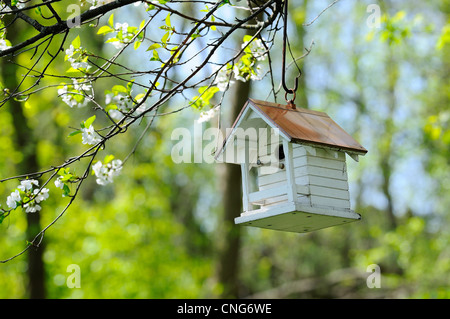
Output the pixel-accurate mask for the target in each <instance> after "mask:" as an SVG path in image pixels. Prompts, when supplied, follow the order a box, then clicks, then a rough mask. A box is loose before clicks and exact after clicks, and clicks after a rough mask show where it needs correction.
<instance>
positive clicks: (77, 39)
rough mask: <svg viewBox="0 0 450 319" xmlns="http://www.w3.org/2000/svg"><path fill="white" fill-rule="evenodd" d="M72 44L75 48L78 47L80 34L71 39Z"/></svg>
mask: <svg viewBox="0 0 450 319" xmlns="http://www.w3.org/2000/svg"><path fill="white" fill-rule="evenodd" d="M72 45H73V47H74V48H75V49H79V48H80V46H81V40H80V36H79V35H78V36H77V37H76V38H75V39H74V40H73V41H72Z"/></svg>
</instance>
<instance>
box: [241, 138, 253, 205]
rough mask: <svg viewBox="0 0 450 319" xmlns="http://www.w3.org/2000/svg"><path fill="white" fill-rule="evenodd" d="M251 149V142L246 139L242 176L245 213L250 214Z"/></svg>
mask: <svg viewBox="0 0 450 319" xmlns="http://www.w3.org/2000/svg"><path fill="white" fill-rule="evenodd" d="M249 152H250V149H249V141H248V139H247V138H246V139H245V140H244V154H243V155H244V158H243V159H242V163H241V175H242V195H243V196H242V207H243V210H244V212H248V211H251V210H252V204H251V203H250V200H249V194H250V177H249V171H250V160H249V158H250V154H249Z"/></svg>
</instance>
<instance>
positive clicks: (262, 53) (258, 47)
mask: <svg viewBox="0 0 450 319" xmlns="http://www.w3.org/2000/svg"><path fill="white" fill-rule="evenodd" d="M247 43H248V41H247V42H245V43H243V44H242V48H245V46H246V45H247ZM248 48H249V49H250V52H251V54H252V55H253V56H254V57H255V58H256V60H258V61H264V60H265V59H266V57H267V50H266V48H265V47H264V45H263V42H262V41H261V39H254V40H253V41H252V42H251V43H250V44H249V45H248Z"/></svg>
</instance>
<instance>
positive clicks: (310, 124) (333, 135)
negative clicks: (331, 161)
mask: <svg viewBox="0 0 450 319" xmlns="http://www.w3.org/2000/svg"><path fill="white" fill-rule="evenodd" d="M260 129H272V130H275V131H276V132H277V134H279V136H280V138H283V139H285V140H287V141H289V142H292V143H296V144H302V145H304V146H305V147H306V149H307V150H308V151H309V152H311V153H312V152H314V150H315V149H316V148H317V147H319V148H325V149H328V150H330V151H341V152H345V153H347V154H348V155H349V156H350V157H351V158H353V159H354V160H356V161H358V156H359V155H365V154H366V153H367V150H366V149H365V148H364V147H363V146H361V145H360V144H359V143H358V142H357V141H356V140H355V139H354V138H353V137H352V136H350V135H349V134H348V133H347V132H345V131H344V130H343V129H342V128H341V127H340V126H339V125H338V124H337V123H336V122H334V121H333V120H332V119H331V118H330V117H329V116H328V115H327V114H326V113H324V112H318V111H312V110H307V109H302V108H295V109H292V108H288V107H287V106H285V105H282V104H277V103H270V102H265V101H260V100H254V99H249V100H248V101H247V103H246V104H245V105H244V107H243V108H242V110H241V112H240V114H239V115H238V117H237V119H236V121H235V122H234V124H233V126H232V128H231V133H230V134H229V135H228V136H227V138H226V139H225V141H224V143H223V146H222V148H221V149H220V150H218V152H217V153H216V154H217V155H216V159H217V160H222V161H224V162H228V161H227V160H226V159H224V156H223V154H222V153H223V152H224V151H225V150H226V149H227V147H228V146H230V143H229V141H234V140H236V139H237V140H239V139H241V140H242V141H243V139H247V140H248V141H249V142H250V143H253V145H252V146H250V149H253V150H254V149H255V147H256V148H257V147H258V140H257V138H258V135H259V132H258V130H260ZM251 132H253V133H254V134H253V135H255V136H254V137H253V139H252V136H250V135H251ZM237 133H238V134H237ZM280 143H281V140H280ZM308 146H309V147H310V148H308ZM242 149H243V148H242ZM256 157H257V155H256V153H255V151H253V158H256ZM231 162H232V163H236V164H239V163H238V162H237V161H231Z"/></svg>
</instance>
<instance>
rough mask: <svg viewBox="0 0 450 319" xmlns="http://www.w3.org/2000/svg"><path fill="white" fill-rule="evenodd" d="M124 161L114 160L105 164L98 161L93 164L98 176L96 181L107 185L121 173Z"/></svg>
mask: <svg viewBox="0 0 450 319" xmlns="http://www.w3.org/2000/svg"><path fill="white" fill-rule="evenodd" d="M122 165H123V163H122V161H121V160H113V161H111V162H110V163H107V164H103V163H102V162H101V161H98V162H97V163H95V164H94V165H93V166H92V170H93V171H94V174H95V176H96V177H97V179H96V182H97V184H99V185H107V184H109V183H112V182H113V178H114V177H115V176H117V175H119V173H120V171H121V170H122Z"/></svg>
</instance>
